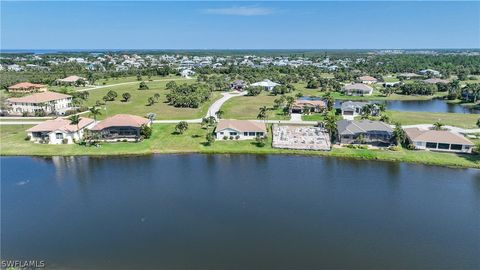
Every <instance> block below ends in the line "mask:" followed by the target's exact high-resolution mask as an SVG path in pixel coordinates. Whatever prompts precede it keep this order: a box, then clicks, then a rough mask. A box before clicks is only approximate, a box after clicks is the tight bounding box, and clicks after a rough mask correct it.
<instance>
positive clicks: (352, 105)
mask: <svg viewBox="0 0 480 270" xmlns="http://www.w3.org/2000/svg"><path fill="white" fill-rule="evenodd" d="M368 104H369V103H368V102H361V101H345V102H343V103H342V105H341V111H342V115H343V116H352V117H355V116H358V115H361V114H362V112H363V107H365V105H368Z"/></svg>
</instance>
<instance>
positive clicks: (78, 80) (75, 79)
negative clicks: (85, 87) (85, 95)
mask: <svg viewBox="0 0 480 270" xmlns="http://www.w3.org/2000/svg"><path fill="white" fill-rule="evenodd" d="M55 82H56V83H57V84H59V85H74V86H78V85H80V84H88V81H87V79H85V78H83V77H79V76H75V75H73V76H68V77H66V78H63V79H57V80H56V81H55Z"/></svg>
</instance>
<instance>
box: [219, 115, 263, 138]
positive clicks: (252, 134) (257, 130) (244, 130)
mask: <svg viewBox="0 0 480 270" xmlns="http://www.w3.org/2000/svg"><path fill="white" fill-rule="evenodd" d="M266 134H267V128H266V127H265V124H264V123H261V122H257V121H251V120H224V119H222V120H220V121H219V122H218V124H217V128H216V129H215V136H216V138H217V139H225V138H227V139H229V138H234V139H238V140H248V139H255V138H256V137H263V136H265V135H266Z"/></svg>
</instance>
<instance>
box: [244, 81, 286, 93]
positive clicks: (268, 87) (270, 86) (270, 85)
mask: <svg viewBox="0 0 480 270" xmlns="http://www.w3.org/2000/svg"><path fill="white" fill-rule="evenodd" d="M277 85H280V84H279V83H276V82H272V81H270V80H268V79H267V80H263V81H261V82H256V83H252V84H251V85H250V86H261V87H263V88H264V89H265V90H266V91H272V90H273V88H274V87H275V86H277Z"/></svg>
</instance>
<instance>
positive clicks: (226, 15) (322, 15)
mask: <svg viewBox="0 0 480 270" xmlns="http://www.w3.org/2000/svg"><path fill="white" fill-rule="evenodd" d="M1 47H2V48H3V49H371V48H479V47H480V2H359V1H355V2H218V1H217V2H200V1H196V2H152V1H150V2H128V1H123V2H113V1H107V2H94V1H89V2H39V1H36V2H16V1H1Z"/></svg>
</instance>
